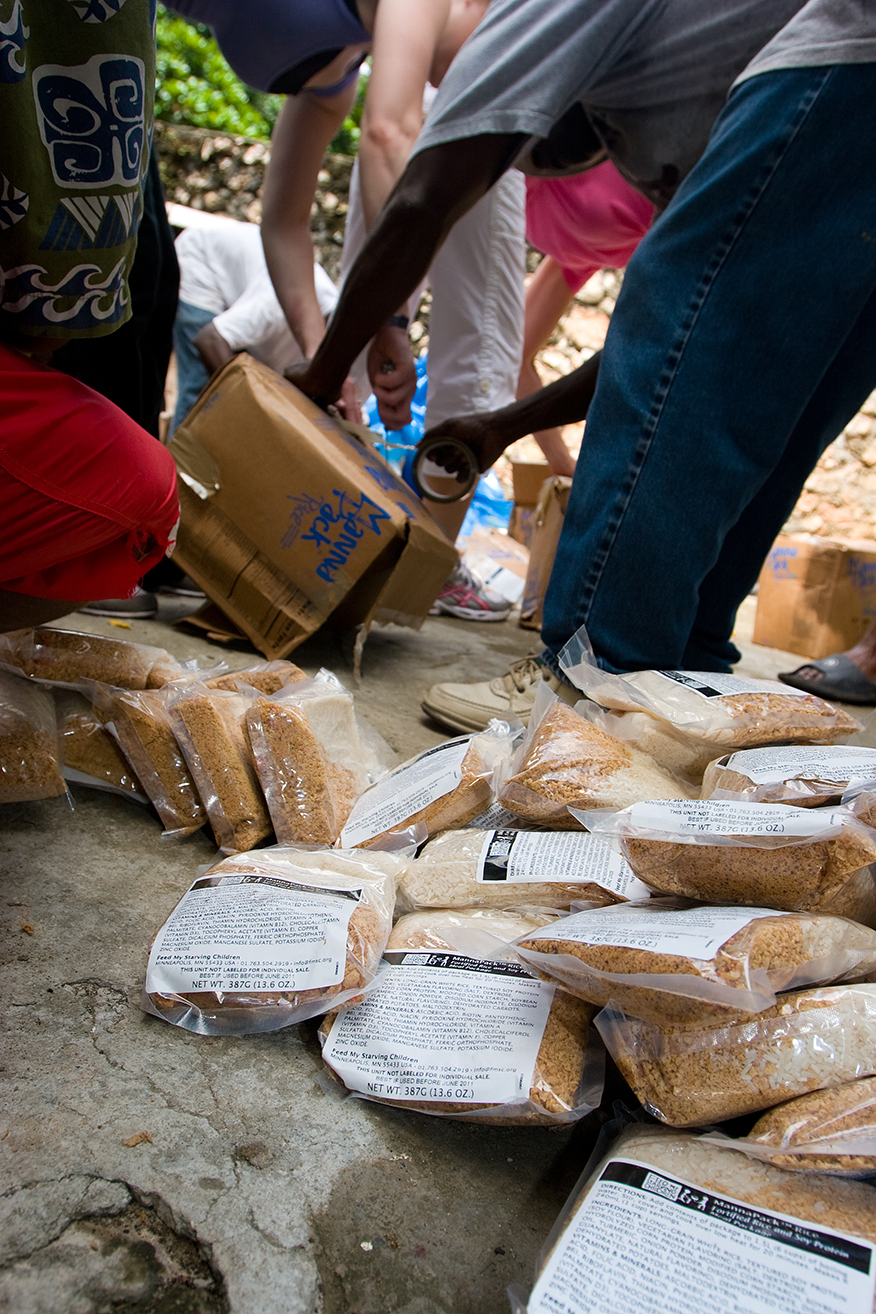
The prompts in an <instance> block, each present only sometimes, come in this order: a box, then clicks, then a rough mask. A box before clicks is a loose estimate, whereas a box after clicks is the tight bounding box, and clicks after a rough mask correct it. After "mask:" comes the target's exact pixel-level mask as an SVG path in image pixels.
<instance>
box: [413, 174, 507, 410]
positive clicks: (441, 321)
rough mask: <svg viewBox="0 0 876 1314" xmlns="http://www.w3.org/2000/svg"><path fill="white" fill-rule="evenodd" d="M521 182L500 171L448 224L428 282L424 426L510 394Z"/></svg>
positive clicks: (488, 406) (490, 405)
mask: <svg viewBox="0 0 876 1314" xmlns="http://www.w3.org/2000/svg"><path fill="white" fill-rule="evenodd" d="M523 228H524V183H523V177H522V175H521V174H518V173H517V172H516V171H515V170H513V169H512V170H510V171H509V172H508V173H506V174H505V175H504V176H503V177H502V178H501V179H500V180H499V182H498V183H496V185H495V186H494V187H492V188H491V189H490V191H489V192H487V194H486V196H484V197H483V198H482V199H481V200H480V201H479V202H478V203H477V205H475V206H474V207H473V208H472V209H471V210H469V212H468V213H467V214H466V215H464V216H463V218H462V219H460V220H459V222H458V223H457V224H455V225H454V227H453V228H452V230H451V232H450V234H449V236H448V238H447V240H446V241H445V243H444V245H443V246H442V248H441V250H440V251H439V252H438V254H437V256H436V257H435V259H434V260H433V261H432V265H431V268H430V270H429V282H430V285H431V288H432V310H431V313H430V317H429V395H428V400H427V403H426V428H427V429H429V428H432V426H433V425H435V424H439V423H440V422H441V421H442V420H445V419H447V418H449V417H450V416H453V415H470V414H471V413H472V412H474V411H492V410H495V409H496V408H497V407H499V406H507V405H508V404H509V403H510V402H512V401H513V400H514V397H515V393H516V389H517V379H518V376H519V373H520V362H521V358H522V352H523V278H524V273H525V261H524V253H525V248H524V237H523Z"/></svg>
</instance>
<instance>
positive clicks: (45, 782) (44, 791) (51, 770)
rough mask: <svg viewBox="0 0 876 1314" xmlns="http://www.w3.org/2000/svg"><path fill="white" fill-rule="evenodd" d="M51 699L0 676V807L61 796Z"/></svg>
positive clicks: (14, 678)
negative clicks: (1, 805) (6, 804)
mask: <svg viewBox="0 0 876 1314" xmlns="http://www.w3.org/2000/svg"><path fill="white" fill-rule="evenodd" d="M66 792H67V786H66V784H65V783H64V779H63V777H62V775H61V768H60V763H59V749H58V725H57V721H56V718H55V704H54V702H53V701H52V695H51V694H50V693H49V692H48V691H47V690H45V689H40V688H39V687H38V686H37V685H34V684H31V683H30V682H29V681H28V680H25V679H23V678H22V677H21V676H18V675H10V674H9V673H8V672H7V671H3V670H0V803H30V802H32V801H33V800H34V799H38V798H54V797H55V796H56V795H58V794H66Z"/></svg>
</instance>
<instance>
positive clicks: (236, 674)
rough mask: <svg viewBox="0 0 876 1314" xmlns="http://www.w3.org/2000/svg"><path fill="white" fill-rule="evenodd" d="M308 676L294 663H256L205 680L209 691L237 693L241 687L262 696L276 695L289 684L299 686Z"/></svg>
mask: <svg viewBox="0 0 876 1314" xmlns="http://www.w3.org/2000/svg"><path fill="white" fill-rule="evenodd" d="M306 679H307V676H306V675H305V673H304V671H302V669H301V667H300V666H296V665H295V663H294V662H286V661H275V662H256V663H255V665H254V666H244V667H243V669H242V670H240V671H226V673H225V674H224V675H214V676H213V677H212V679H210V680H205V681H204V684H205V685H206V686H207V688H208V689H227V690H229V691H230V692H231V693H237V691H238V689H239V687H240V685H242V684H244V685H246V686H247V688H250V689H255V690H256V691H257V692H258V693H261V694H275V693H277V692H278V690H280V689H282V688H283V687H284V686H285V685H287V684H297V683H299V682H300V681H301V680H306Z"/></svg>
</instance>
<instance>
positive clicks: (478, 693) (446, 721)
mask: <svg viewBox="0 0 876 1314" xmlns="http://www.w3.org/2000/svg"><path fill="white" fill-rule="evenodd" d="M541 680H547V682H548V684H549V685H550V687H551V688H552V689H553V691H554V693H557V694H559V696H560V697H561V698H562V699H563V701H564V702H567V703H569V704H570V705H574V704H575V703H577V702H578V700H579V699H580V698H583V696H584V695H583V694H582V693H581V691H580V690H579V689H575V688H573V687H572V685H571V684H567V683H566V681H565V680H561V679H560V678H559V676H557V675H554V674H553V672H552V671H550V670H548V668H547V667H546V666H545V665H544V663H543V662H541V661H539V659H538V658H537V657H523V658H521V659H520V661H517V662H514V664H513V665H512V666H511V667H510V668H509V669H508V671H507V672H506V673H505V674H504V675H499V676H497V677H496V679H495V680H485V681H483V682H482V683H481V684H433V685H432V688H431V689H430V690H429V692H428V693H427V694H426V697H425V698H424V700H423V704H422V707H423V711H424V712H425V713H426V715H427V716H431V717H432V720H433V721H438V722H439V723H440V724H441V725H444V726H447V727H448V729H450V730H483V729H484V728H485V727H486V725H487V724H488V723H489V722H490V721H492V720H493V718H494V717H498V718H499V719H500V720H503V721H508V720H510V719H512V718H513V717H517V718H518V719H519V720H521V721H522V722H523V724H524V725H526V724H527V723H528V722H529V713H530V712H531V711H532V704H533V703H534V702H535V691H536V689H537V688H538V685H539V682H540V681H541Z"/></svg>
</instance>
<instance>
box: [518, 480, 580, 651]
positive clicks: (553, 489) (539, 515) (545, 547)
mask: <svg viewBox="0 0 876 1314" xmlns="http://www.w3.org/2000/svg"><path fill="white" fill-rule="evenodd" d="M571 489H572V481H571V479H566V478H564V477H563V476H562V475H554V477H553V478H552V479H549V480H547V481H546V482H545V483H544V484H543V486H542V490H541V496H540V498H539V501H538V506H537V507H536V512H535V526H534V528H533V532H532V540H531V542H530V546H529V570H528V572H527V575H526V584H525V586H524V589H523V601H522V602H521V604H520V622H519V624H520V625H521V627H522V628H523V629H524V630H540V629H541V620H542V612H543V610H544V595H545V593H546V592H547V586H548V581H549V580H550V577H551V571H552V570H553V568H554V557H555V556H556V552H557V544H558V543H559V541H560V531H561V530H562V528H563V519H564V517H565V514H566V507H567V506H568V504H569V493H570V492H571Z"/></svg>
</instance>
